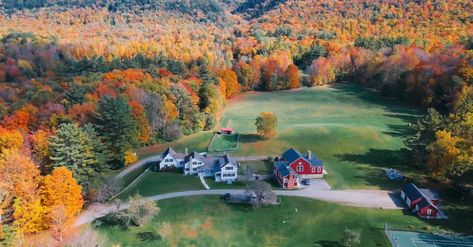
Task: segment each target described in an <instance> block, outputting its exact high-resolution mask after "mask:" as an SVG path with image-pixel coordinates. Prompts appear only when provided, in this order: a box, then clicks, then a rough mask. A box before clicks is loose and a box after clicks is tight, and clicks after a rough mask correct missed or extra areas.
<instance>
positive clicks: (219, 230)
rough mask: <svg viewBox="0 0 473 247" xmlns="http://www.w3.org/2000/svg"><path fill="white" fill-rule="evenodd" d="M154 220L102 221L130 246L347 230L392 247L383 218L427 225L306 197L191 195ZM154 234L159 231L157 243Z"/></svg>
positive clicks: (315, 236)
mask: <svg viewBox="0 0 473 247" xmlns="http://www.w3.org/2000/svg"><path fill="white" fill-rule="evenodd" d="M158 206H159V207H160V208H161V211H160V214H159V215H157V216H156V217H155V218H154V219H153V220H152V222H150V223H149V224H147V225H145V226H143V227H140V228H131V229H128V230H125V229H122V228H120V227H117V226H107V225H102V226H101V227H100V228H99V230H100V232H102V233H103V234H104V235H105V236H107V237H108V239H110V241H111V243H115V244H120V246H121V247H129V246H130V247H131V246H207V247H211V246H216V247H221V246H235V247H237V246H242V247H251V246H301V247H302V246H341V245H340V238H341V233H342V232H343V230H344V229H345V228H351V229H358V230H360V231H361V243H360V245H358V246H364V247H370V246H386V247H387V246H389V243H388V240H387V238H386V237H385V235H384V232H383V231H384V229H383V225H384V222H390V225H392V226H393V227H402V228H409V226H411V229H413V230H416V229H417V230H422V229H423V228H424V227H425V223H423V222H422V221H421V220H419V219H418V218H416V217H414V216H404V215H403V214H402V212H401V211H400V210H379V209H363V208H354V207H343V206H338V205H336V204H331V203H327V202H321V201H314V200H309V199H303V198H295V197H294V198H289V197H283V198H282V204H281V205H278V206H273V207H265V208H261V209H257V210H254V209H252V208H251V207H249V206H247V205H230V204H226V203H224V202H222V201H220V199H219V198H218V197H217V196H202V197H187V198H176V199H171V200H163V201H160V202H158ZM150 233H157V234H159V235H160V236H161V237H162V239H161V240H160V241H152V240H151V239H150V238H149V237H146V236H149V235H151V234H150Z"/></svg>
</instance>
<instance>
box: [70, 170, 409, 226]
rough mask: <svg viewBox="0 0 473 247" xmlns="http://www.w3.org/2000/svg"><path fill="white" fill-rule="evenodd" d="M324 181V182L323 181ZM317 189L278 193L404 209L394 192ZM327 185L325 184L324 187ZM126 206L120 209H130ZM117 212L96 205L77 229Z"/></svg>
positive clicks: (197, 193) (220, 192) (210, 192)
mask: <svg viewBox="0 0 473 247" xmlns="http://www.w3.org/2000/svg"><path fill="white" fill-rule="evenodd" d="M321 180H322V179H321ZM316 186H321V184H318V183H314V187H311V188H306V189H300V190H275V191H274V192H275V193H276V194H277V195H281V196H297V197H304V198H311V199H317V200H323V201H328V202H334V203H338V204H342V205H348V206H355V207H364V208H381V209H400V208H402V204H401V203H400V201H399V199H398V198H399V195H397V194H394V193H392V192H390V191H382V190H326V189H325V190H317V189H315V187H316ZM322 186H325V185H322ZM241 192H244V190H193V191H181V192H173V193H166V194H161V195H156V196H151V197H145V198H144V199H147V200H154V201H158V200H164V199H169V198H176V197H184V196H201V195H223V194H225V193H241ZM127 207H128V205H127V204H124V205H122V206H121V207H120V209H126V208H127ZM113 210H114V207H113V206H112V205H107V204H100V203H94V204H92V205H91V206H90V207H89V208H88V209H87V210H86V211H85V212H83V213H82V214H81V215H80V216H79V217H77V219H76V222H75V224H74V225H75V226H80V225H83V224H86V223H90V222H92V221H93V220H95V219H97V218H100V217H102V216H105V215H107V214H109V213H111V212H112V211H113Z"/></svg>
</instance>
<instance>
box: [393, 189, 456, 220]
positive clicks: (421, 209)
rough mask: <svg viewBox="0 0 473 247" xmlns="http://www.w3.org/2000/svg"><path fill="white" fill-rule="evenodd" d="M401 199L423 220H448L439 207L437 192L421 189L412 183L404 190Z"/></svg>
mask: <svg viewBox="0 0 473 247" xmlns="http://www.w3.org/2000/svg"><path fill="white" fill-rule="evenodd" d="M401 197H402V199H403V200H404V201H405V202H406V205H407V207H408V208H409V209H411V210H412V212H413V213H415V214H417V215H418V216H419V217H421V218H428V219H432V218H435V219H445V218H448V217H447V216H446V215H445V213H444V212H443V211H442V210H441V208H440V207H439V199H440V197H439V194H438V191H436V190H430V189H419V188H417V186H416V185H415V184H413V183H410V184H407V185H405V186H404V187H403V188H402V190H401Z"/></svg>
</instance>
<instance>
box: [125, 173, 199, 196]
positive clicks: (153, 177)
mask: <svg viewBox="0 0 473 247" xmlns="http://www.w3.org/2000/svg"><path fill="white" fill-rule="evenodd" d="M203 189H205V188H204V186H203V185H202V183H201V182H200V180H199V178H198V177H197V176H184V175H183V174H182V173H181V172H171V171H169V172H154V171H148V172H146V173H145V174H144V176H143V177H142V178H140V180H139V181H138V183H137V184H136V185H135V186H132V187H131V188H128V189H127V190H125V191H124V192H123V193H122V194H120V196H119V197H120V198H122V199H127V198H128V197H129V196H130V195H133V194H136V193H139V194H141V195H143V196H153V195H157V194H163V193H169V192H176V191H184V190H203Z"/></svg>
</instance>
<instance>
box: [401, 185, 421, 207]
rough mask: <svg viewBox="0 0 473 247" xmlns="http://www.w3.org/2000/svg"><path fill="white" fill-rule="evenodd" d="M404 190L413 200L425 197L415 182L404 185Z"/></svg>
mask: <svg viewBox="0 0 473 247" xmlns="http://www.w3.org/2000/svg"><path fill="white" fill-rule="evenodd" d="M402 191H404V194H406V196H407V198H409V200H410V201H411V202H412V201H415V200H417V199H419V198H421V197H423V195H422V193H420V191H419V188H417V186H415V184H413V183H410V184H407V185H406V186H404V188H402Z"/></svg>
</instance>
